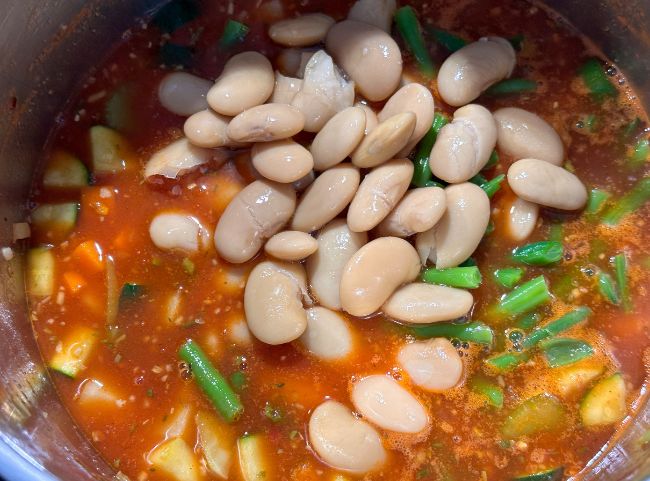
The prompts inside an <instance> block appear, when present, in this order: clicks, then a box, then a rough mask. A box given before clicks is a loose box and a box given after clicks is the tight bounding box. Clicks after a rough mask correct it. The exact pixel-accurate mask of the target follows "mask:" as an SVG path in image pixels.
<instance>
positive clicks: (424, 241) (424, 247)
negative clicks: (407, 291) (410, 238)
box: [415, 196, 446, 266]
mask: <svg viewBox="0 0 650 481" xmlns="http://www.w3.org/2000/svg"><path fill="white" fill-rule="evenodd" d="M445 204H446V196H445ZM415 250H417V251H418V255H419V256H420V262H422V265H423V266H424V265H426V264H427V261H431V262H433V263H434V264H435V262H436V229H435V227H433V228H432V229H429V230H425V231H424V232H420V233H418V234H417V235H416V236H415Z"/></svg>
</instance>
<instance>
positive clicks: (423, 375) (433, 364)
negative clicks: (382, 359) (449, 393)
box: [397, 338, 463, 392]
mask: <svg viewBox="0 0 650 481" xmlns="http://www.w3.org/2000/svg"><path fill="white" fill-rule="evenodd" d="M397 362H398V363H399V364H400V366H401V367H402V369H404V370H405V371H406V372H407V374H408V375H409V377H410V378H411V381H413V383H415V384H417V385H418V386H420V387H421V388H423V389H426V390H427V391H432V392H441V391H446V390H448V389H451V388H453V387H454V386H456V385H457V384H458V383H459V382H460V378H461V377H462V375H463V360H462V359H461V357H460V355H459V354H458V351H456V349H455V348H454V346H453V345H452V344H451V342H449V340H447V339H444V338H437V339H428V340H426V341H419V342H413V343H411V344H407V345H405V346H404V347H402V348H401V349H400V351H399V353H398V354H397Z"/></svg>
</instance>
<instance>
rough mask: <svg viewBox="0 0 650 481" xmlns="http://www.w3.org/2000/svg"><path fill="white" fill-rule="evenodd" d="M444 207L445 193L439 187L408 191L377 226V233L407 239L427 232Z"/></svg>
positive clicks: (442, 212) (445, 204)
mask: <svg viewBox="0 0 650 481" xmlns="http://www.w3.org/2000/svg"><path fill="white" fill-rule="evenodd" d="M446 207H447V198H446V196H445V191H444V190H443V189H441V188H440V187H422V188H419V189H412V190H409V191H408V192H407V193H406V195H405V196H404V197H402V200H401V201H400V202H399V204H397V206H396V207H395V209H393V211H392V212H391V213H390V214H388V217H386V218H385V219H384V220H383V221H381V224H379V225H378V226H377V232H378V233H379V234H380V235H382V236H395V237H409V236H412V235H413V234H416V233H418V232H424V231H427V230H429V229H431V228H432V227H433V226H434V225H436V224H437V223H438V221H439V220H440V218H441V217H442V215H443V214H444V213H445V209H446Z"/></svg>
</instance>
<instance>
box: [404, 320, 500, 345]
mask: <svg viewBox="0 0 650 481" xmlns="http://www.w3.org/2000/svg"><path fill="white" fill-rule="evenodd" d="M407 332H409V333H410V334H413V335H414V336H415V337H418V338H421V339H428V338H431V337H446V338H449V339H459V340H461V341H468V342H476V343H478V344H487V345H490V344H492V342H493V341H494V332H492V329H490V328H489V327H488V326H487V325H485V324H483V323H482V322H478V321H474V322H468V323H465V324H456V323H454V322H436V323H435V324H430V325H428V326H418V327H408V328H407Z"/></svg>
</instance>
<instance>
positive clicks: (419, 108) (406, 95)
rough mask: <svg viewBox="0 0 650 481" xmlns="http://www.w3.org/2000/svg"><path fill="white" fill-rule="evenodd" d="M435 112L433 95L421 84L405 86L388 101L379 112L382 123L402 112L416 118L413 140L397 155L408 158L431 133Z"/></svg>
mask: <svg viewBox="0 0 650 481" xmlns="http://www.w3.org/2000/svg"><path fill="white" fill-rule="evenodd" d="M433 111H434V103H433V95H431V91H430V90H429V89H428V88H426V87H425V86H424V85H421V84H419V83H409V84H408V85H405V86H403V87H402V88H401V89H399V90H398V91H397V92H395V93H394V94H393V95H392V96H391V98H389V99H388V101H387V102H386V105H384V108H383V109H382V110H381V112H379V121H380V122H383V121H384V120H386V119H388V118H389V117H392V116H393V115H395V114H398V113H400V112H413V113H414V114H415V117H416V123H415V128H414V129H413V133H412V134H411V138H410V139H409V140H408V143H407V144H406V146H405V147H404V148H403V149H402V150H401V151H399V152H398V153H397V155H398V156H399V157H406V156H407V155H408V154H409V152H411V150H413V147H415V145H416V144H417V143H418V142H419V141H420V140H421V139H422V137H424V136H425V134H426V133H427V132H428V131H429V129H430V128H431V123H432V122H433V115H434V112H433Z"/></svg>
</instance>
